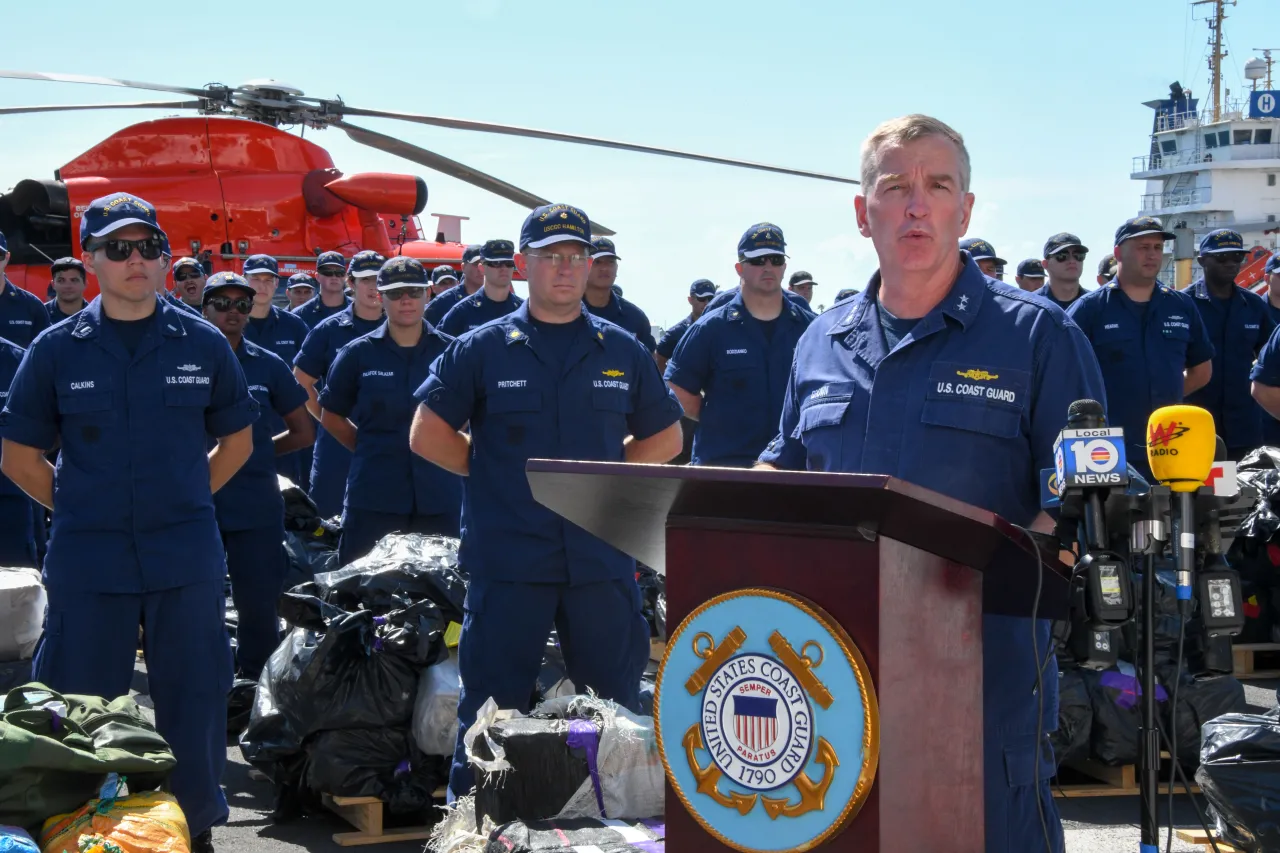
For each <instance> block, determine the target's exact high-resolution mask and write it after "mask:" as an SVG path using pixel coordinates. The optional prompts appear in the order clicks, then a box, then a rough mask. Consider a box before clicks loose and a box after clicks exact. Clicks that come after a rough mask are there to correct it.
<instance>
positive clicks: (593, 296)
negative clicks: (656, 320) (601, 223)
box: [584, 237, 658, 352]
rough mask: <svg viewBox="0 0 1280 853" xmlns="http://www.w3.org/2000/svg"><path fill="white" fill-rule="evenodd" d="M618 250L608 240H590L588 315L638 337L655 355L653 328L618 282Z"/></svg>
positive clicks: (596, 238) (605, 238)
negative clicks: (624, 294) (625, 294)
mask: <svg viewBox="0 0 1280 853" xmlns="http://www.w3.org/2000/svg"><path fill="white" fill-rule="evenodd" d="M620 260H622V258H620V257H618V250H617V249H616V248H615V247H614V245H613V241H612V240H610V239H609V238H608V237H593V238H592V239H591V271H590V272H589V273H587V294H586V296H585V297H584V298H585V300H586V301H585V304H586V306H587V311H589V312H590V313H592V314H594V315H596V316H597V317H603V318H604V319H606V320H608V321H609V322H610V323H613V324H614V325H615V326H621V327H622V328H624V329H626V330H627V331H628V332H630V333H631V334H633V335H635V336H636V340H638V341H639V342H640V343H642V344H644V346H645V349H647V350H648V351H649V352H653V351H654V350H655V349H657V348H658V343H657V341H655V340H654V339H653V325H652V324H651V323H650V322H649V318H648V317H647V316H646V315H645V313H644V311H642V310H641V309H640V306H639V305H636V304H635V303H634V302H630V301H628V300H626V299H623V298H622V288H621V287H618V286H617V285H616V284H615V282H616V281H617V280H618V261H620Z"/></svg>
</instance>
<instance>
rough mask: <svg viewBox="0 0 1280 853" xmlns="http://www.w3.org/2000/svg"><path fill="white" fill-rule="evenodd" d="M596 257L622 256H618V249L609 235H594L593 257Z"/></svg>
mask: <svg viewBox="0 0 1280 853" xmlns="http://www.w3.org/2000/svg"><path fill="white" fill-rule="evenodd" d="M596 258H618V260H622V258H620V257H618V250H617V248H616V247H615V246H614V245H613V241H612V240H610V239H609V238H608V237H592V238H591V259H592V260H595V259H596Z"/></svg>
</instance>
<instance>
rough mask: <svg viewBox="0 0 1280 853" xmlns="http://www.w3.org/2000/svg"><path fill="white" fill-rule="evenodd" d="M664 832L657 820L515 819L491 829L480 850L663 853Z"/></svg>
mask: <svg viewBox="0 0 1280 853" xmlns="http://www.w3.org/2000/svg"><path fill="white" fill-rule="evenodd" d="M666 835H667V833H666V825H665V824H664V823H663V822H662V821H660V820H646V821H639V822H631V821H627V822H625V823H624V822H622V821H600V820H591V819H590V818H578V819H575V820H541V821H520V820H518V821H514V822H512V823H508V824H506V825H504V826H499V827H498V828H497V829H495V830H494V831H493V832H491V833H490V834H489V843H488V845H487V846H486V847H485V851H484V853H553V851H554V853H563V851H566V850H583V851H585V850H592V851H597V853H663V851H664V850H665V849H666V846H665V839H666Z"/></svg>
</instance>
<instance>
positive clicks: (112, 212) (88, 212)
mask: <svg viewBox="0 0 1280 853" xmlns="http://www.w3.org/2000/svg"><path fill="white" fill-rule="evenodd" d="M127 225H145V226H146V227H148V228H150V229H151V230H153V231H155V232H156V233H157V234H159V235H160V236H161V237H162V238H163V237H164V231H163V230H161V228H160V223H159V221H158V220H157V219H156V209H155V207H153V206H152V205H151V203H150V202H148V201H144V200H142V199H140V198H138V197H137V196H136V195H130V194H129V193H112V194H111V195H104V196H103V197H102V198H95V199H94V200H93V201H91V202H89V206H88V208H86V209H85V211H84V213H83V214H81V216H80V248H82V249H83V248H84V247H85V244H86V243H88V242H89V241H90V240H92V239H94V238H96V237H106V236H107V235H109V234H113V233H114V232H116V231H119V230H120V229H121V228H124V227H125V226H127ZM167 242H168V241H167V239H166V246H167Z"/></svg>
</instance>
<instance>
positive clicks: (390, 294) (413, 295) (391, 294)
mask: <svg viewBox="0 0 1280 853" xmlns="http://www.w3.org/2000/svg"><path fill="white" fill-rule="evenodd" d="M426 294H427V289H426V288H425V287H396V288H393V289H391V290H384V291H382V298H383V299H390V300H391V301H393V302H396V301H399V300H401V299H421V298H422V297H423V296H425V295H426Z"/></svg>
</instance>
